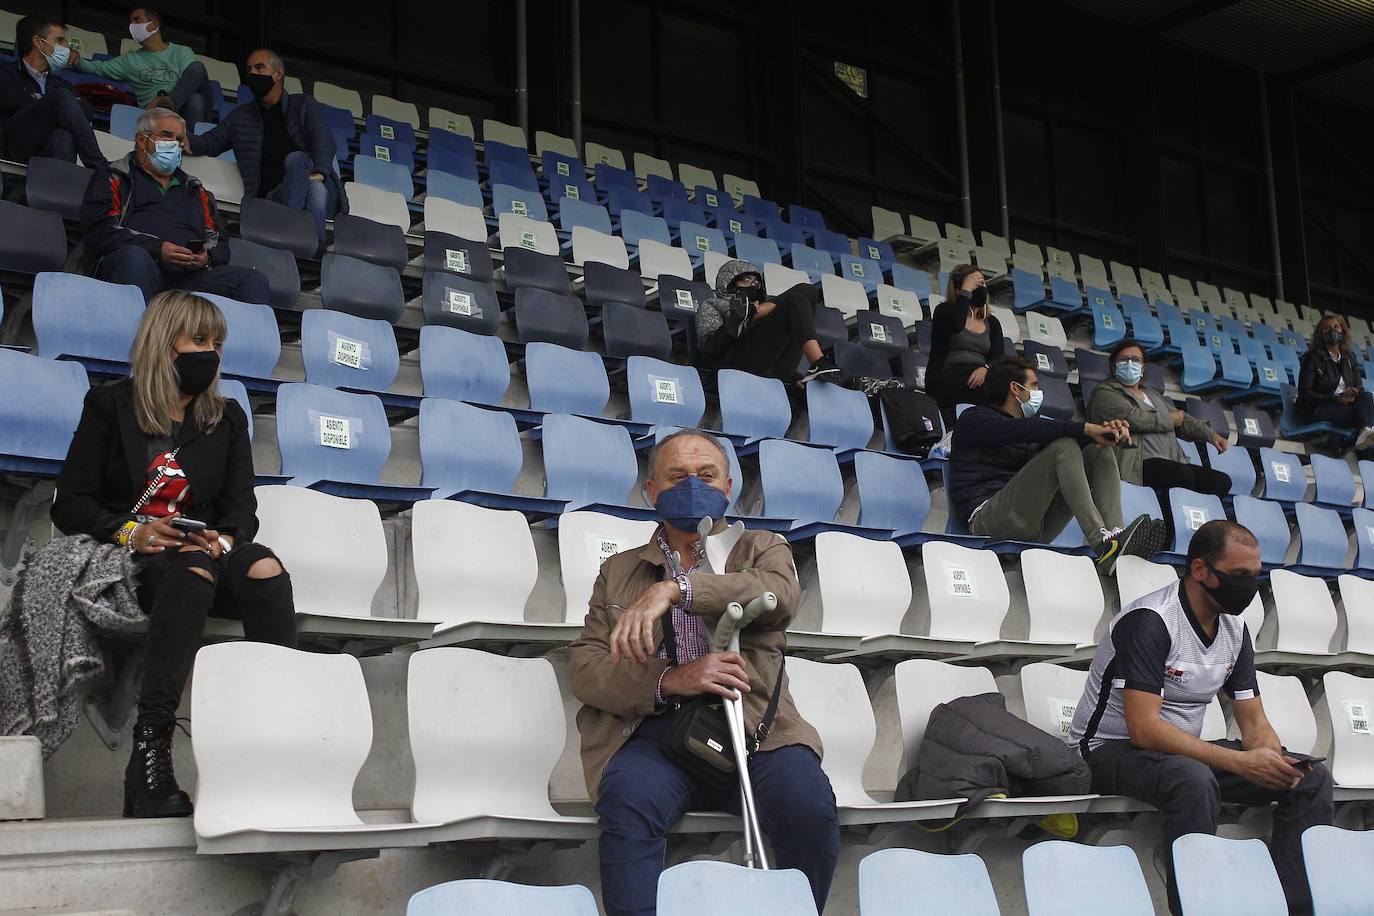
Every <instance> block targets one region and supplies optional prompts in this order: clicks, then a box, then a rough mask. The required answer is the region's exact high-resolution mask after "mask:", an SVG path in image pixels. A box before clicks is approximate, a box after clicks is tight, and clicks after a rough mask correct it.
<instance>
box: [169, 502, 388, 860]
mask: <svg viewBox="0 0 1374 916" xmlns="http://www.w3.org/2000/svg"><path fill="white" fill-rule="evenodd" d="M283 489H285V488H283ZM283 562H286V561H285V560H283ZM293 572H295V571H294V570H293ZM293 578H295V576H293ZM283 697H290V698H291V702H289V703H283V702H282V698H283ZM191 715H192V716H193V718H194V719H195V723H196V728H195V734H194V735H193V736H192V739H191V747H192V751H193V753H194V755H195V759H196V812H195V829H196V834H197V836H201V837H217V836H223V835H225V834H229V833H235V832H238V831H245V830H272V829H278V830H309V829H318V828H331V827H334V828H348V827H357V826H359V825H360V824H361V823H362V821H361V820H359V818H358V815H357V812H356V811H354V809H353V783H354V781H355V780H356V779H357V777H358V771H359V770H360V769H362V765H363V761H364V760H366V759H367V755H368V751H369V750H370V749H371V747H372V712H371V708H370V706H369V704H368V699H367V685H366V684H365V683H364V682H363V673H362V668H361V667H360V666H359V665H358V660H357V658H355V657H354V656H352V655H347V654H339V655H326V654H322V653H318V652H300V651H297V650H295V649H287V648H284V647H282V646H275V645H271V644H269V643H262V642H249V641H241V642H225V643H217V644H213V645H208V646H205V647H203V648H201V650H200V651H199V652H197V653H196V664H195V677H194V679H193V680H192V686H191Z"/></svg>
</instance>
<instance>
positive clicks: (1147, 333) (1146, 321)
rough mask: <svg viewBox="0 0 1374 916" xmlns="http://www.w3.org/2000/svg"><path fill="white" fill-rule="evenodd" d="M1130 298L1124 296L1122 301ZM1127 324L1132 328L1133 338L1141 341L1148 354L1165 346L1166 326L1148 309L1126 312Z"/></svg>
mask: <svg viewBox="0 0 1374 916" xmlns="http://www.w3.org/2000/svg"><path fill="white" fill-rule="evenodd" d="M1127 298H1128V297H1126V296H1123V297H1122V301H1123V302H1124V301H1126V299H1127ZM1125 316H1126V324H1127V326H1128V327H1129V328H1130V333H1131V337H1133V338H1134V339H1136V340H1138V341H1140V343H1141V345H1142V346H1144V347H1145V349H1146V351H1147V352H1150V353H1153V352H1155V351H1156V350H1158V349H1159V348H1160V347H1161V346H1163V344H1164V340H1165V338H1164V326H1163V325H1161V324H1160V322H1159V319H1158V318H1156V317H1155V316H1154V315H1152V314H1150V311H1149V308H1148V307H1146V308H1144V309H1143V310H1141V311H1134V312H1132V311H1126V312H1125Z"/></svg>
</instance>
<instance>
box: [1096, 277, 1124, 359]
mask: <svg viewBox="0 0 1374 916" xmlns="http://www.w3.org/2000/svg"><path fill="white" fill-rule="evenodd" d="M1108 295H1110V294H1108ZM1088 297H1089V301H1090V302H1091V303H1092V306H1091V308H1092V314H1093V346H1094V347H1097V348H1098V349H1099V350H1106V349H1109V348H1110V347H1111V346H1112V344H1114V343H1116V342H1117V341H1118V340H1121V339H1122V338H1124V337H1125V336H1126V319H1125V317H1123V316H1122V314H1121V313H1120V312H1119V311H1117V310H1116V306H1114V305H1111V304H1106V305H1103V304H1099V303H1098V301H1097V300H1098V299H1102V294H1101V291H1100V290H1095V289H1089V290H1088Z"/></svg>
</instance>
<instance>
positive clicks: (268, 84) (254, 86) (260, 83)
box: [243, 73, 277, 99]
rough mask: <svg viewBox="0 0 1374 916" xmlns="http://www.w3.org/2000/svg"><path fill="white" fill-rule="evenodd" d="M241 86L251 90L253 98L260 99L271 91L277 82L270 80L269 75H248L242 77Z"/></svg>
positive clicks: (270, 76) (270, 75)
mask: <svg viewBox="0 0 1374 916" xmlns="http://www.w3.org/2000/svg"><path fill="white" fill-rule="evenodd" d="M243 84H244V85H245V86H247V87H248V88H249V89H250V90H252V92H253V98H255V99H260V98H262V97H263V96H265V95H267V94H268V93H269V92H271V91H272V87H274V86H276V85H277V81H276V80H274V79H272V74H270V73H249V74H247V75H246V76H244V78H243Z"/></svg>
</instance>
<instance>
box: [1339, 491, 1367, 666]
mask: <svg viewBox="0 0 1374 916" xmlns="http://www.w3.org/2000/svg"><path fill="white" fill-rule="evenodd" d="M1369 486H1374V480H1372V481H1370V482H1369ZM1336 584H1337V586H1338V587H1339V588H1340V592H1341V607H1342V609H1343V611H1344V613H1345V650H1344V652H1342V653H1341V656H1342V658H1343V659H1348V660H1350V661H1364V660H1365V659H1364V658H1361V656H1364V657H1366V658H1367V657H1374V581H1371V580H1369V579H1364V578H1361V577H1360V576H1352V575H1350V574H1349V573H1345V574H1343V575H1341V576H1340V577H1339V578H1338V579H1337V580H1336Z"/></svg>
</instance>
